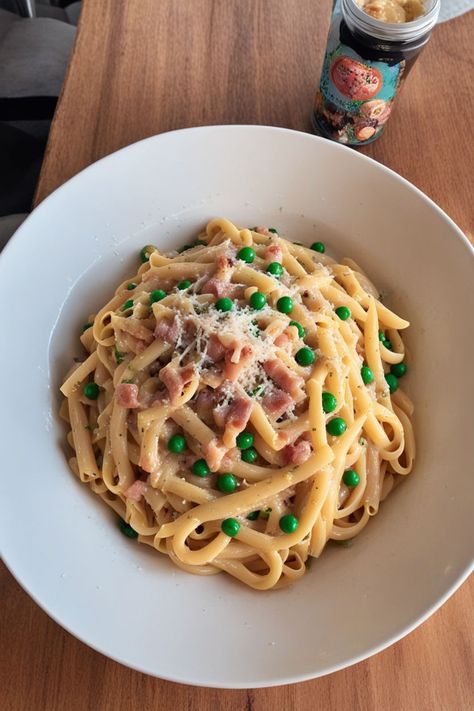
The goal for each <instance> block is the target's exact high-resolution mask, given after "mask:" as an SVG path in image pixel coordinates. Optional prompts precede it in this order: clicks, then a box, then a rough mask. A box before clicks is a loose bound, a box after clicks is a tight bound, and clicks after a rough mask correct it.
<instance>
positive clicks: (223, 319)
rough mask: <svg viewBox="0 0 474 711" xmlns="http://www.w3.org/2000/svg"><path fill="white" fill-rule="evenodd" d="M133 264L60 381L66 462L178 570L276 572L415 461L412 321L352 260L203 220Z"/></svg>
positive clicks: (286, 575) (270, 575)
mask: <svg viewBox="0 0 474 711" xmlns="http://www.w3.org/2000/svg"><path fill="white" fill-rule="evenodd" d="M141 257H142V262H143V263H142V265H141V266H140V268H139V270H138V272H137V274H136V275H135V276H134V277H133V278H131V279H129V280H127V281H125V282H124V283H122V284H120V286H119V287H118V289H117V290H116V292H115V294H114V296H113V297H112V298H111V299H110V301H109V302H108V303H107V304H106V305H105V306H104V307H103V308H102V309H101V310H100V311H99V312H98V313H97V314H96V315H95V316H91V317H90V319H89V323H88V324H86V326H85V330H84V332H83V334H82V336H81V342H82V345H83V346H84V348H85V350H86V351H87V353H88V355H87V357H86V358H85V359H83V360H82V361H81V362H76V363H75V364H74V367H73V368H72V370H71V371H70V373H69V374H68V376H67V379H66V381H65V382H64V384H63V386H62V388H61V391H62V393H63V395H64V396H65V399H64V401H63V404H62V408H61V414H62V416H63V417H64V418H65V419H66V420H67V422H68V423H69V425H70V432H69V434H68V441H69V444H70V445H71V447H72V448H73V449H74V456H73V457H72V458H71V459H70V460H69V463H70V466H71V469H72V471H73V472H74V473H75V474H76V475H77V476H78V477H79V478H80V480H81V481H82V482H84V483H87V484H88V485H89V487H90V488H91V489H92V491H93V492H94V493H96V494H98V495H99V496H100V497H101V498H102V499H103V500H104V501H105V503H107V504H108V505H109V506H111V507H112V508H113V509H114V510H115V511H116V513H117V514H118V515H119V516H120V524H121V527H122V530H123V532H124V533H126V534H127V535H129V536H130V537H138V540H139V541H140V542H141V543H148V544H149V545H151V546H153V547H154V548H155V549H156V550H157V551H159V552H160V553H165V554H166V555H168V556H169V557H170V558H171V560H172V561H173V563H175V564H176V565H177V566H179V567H180V568H183V569H184V570H186V571H189V572H191V573H197V574H200V575H209V574H214V573H219V572H221V571H224V572H226V573H228V574H230V575H232V576H234V577H235V578H238V579H239V580H241V581H242V582H243V583H246V584H247V585H249V586H250V587H252V588H255V589H257V590H268V589H269V588H273V587H279V586H282V585H284V584H287V583H291V582H292V581H295V580H297V579H298V578H300V577H301V576H302V575H303V574H304V573H305V569H306V567H307V565H308V560H309V558H310V557H311V556H312V557H316V558H317V557H318V556H319V555H320V554H321V553H322V551H323V549H324V547H325V545H326V543H327V542H328V541H331V540H332V541H340V542H344V541H348V540H349V539H351V538H353V537H354V536H356V535H357V534H358V533H359V532H360V531H361V530H362V529H363V528H364V527H365V526H366V525H367V523H368V521H369V520H370V518H371V516H373V515H374V514H376V513H377V511H378V509H379V504H380V502H381V501H382V500H383V499H384V498H385V497H386V496H387V494H389V493H390V491H391V490H392V489H393V487H394V486H396V485H397V483H398V482H399V481H400V480H401V478H402V477H403V476H405V475H406V474H408V473H409V472H410V471H411V469H412V465H413V460H414V457H415V442H414V436H413V429H412V424H411V417H412V414H413V406H412V403H411V402H410V400H409V398H408V397H407V395H405V394H404V393H403V392H402V390H401V388H400V387H399V378H400V377H402V376H403V375H404V374H405V372H406V365H405V363H404V357H405V349H404V345H403V341H402V339H401V337H400V335H399V331H401V330H403V329H405V328H407V327H408V325H409V324H408V322H407V321H405V320H404V319H403V318H400V317H399V316H397V315H396V314H395V313H393V312H392V311H390V310H389V309H388V308H387V307H386V306H385V305H384V304H383V303H382V301H381V298H380V295H379V292H378V291H377V289H376V288H375V287H374V286H373V284H372V283H371V281H370V280H369V279H368V277H367V276H366V275H365V274H364V272H363V271H362V269H361V268H360V267H359V266H358V265H357V264H356V263H355V262H353V261H352V260H351V259H344V260H342V262H341V263H337V262H335V261H334V260H333V259H331V258H329V257H328V256H327V255H326V253H325V245H324V244H323V243H321V242H316V243H314V244H313V245H312V246H311V248H309V247H305V246H303V245H300V244H297V243H292V242H289V241H287V240H286V239H283V238H282V237H281V236H280V235H279V234H278V232H277V230H275V229H273V228H270V229H267V228H264V227H259V228H255V229H252V230H251V229H246V228H244V229H239V228H238V227H236V226H235V225H234V224H232V223H231V222H229V221H228V220H226V219H220V218H219V219H214V220H211V222H209V224H208V225H207V227H206V229H205V231H204V232H203V233H202V234H200V235H199V237H198V239H197V241H196V242H195V243H194V244H192V245H187V246H186V247H185V248H183V249H181V250H178V251H175V252H171V253H167V254H165V253H161V252H160V251H158V250H157V249H155V248H154V247H151V246H147V247H144V249H143V250H142V252H141Z"/></svg>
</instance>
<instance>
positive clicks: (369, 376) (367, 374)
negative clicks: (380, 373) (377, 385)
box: [360, 365, 374, 385]
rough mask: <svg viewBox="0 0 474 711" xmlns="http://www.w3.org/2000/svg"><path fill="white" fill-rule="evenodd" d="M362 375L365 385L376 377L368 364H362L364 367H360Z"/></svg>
mask: <svg viewBox="0 0 474 711" xmlns="http://www.w3.org/2000/svg"><path fill="white" fill-rule="evenodd" d="M360 375H361V377H362V380H363V381H364V383H365V385H369V383H371V382H372V381H373V379H374V374H373V373H372V371H371V369H370V368H369V366H368V365H363V366H362V368H361V369H360Z"/></svg>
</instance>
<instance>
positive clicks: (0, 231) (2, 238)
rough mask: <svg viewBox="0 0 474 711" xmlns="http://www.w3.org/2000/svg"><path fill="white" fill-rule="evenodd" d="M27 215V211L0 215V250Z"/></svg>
mask: <svg viewBox="0 0 474 711" xmlns="http://www.w3.org/2000/svg"><path fill="white" fill-rule="evenodd" d="M27 217H28V215H27V213H24V214H18V215H5V217H0V252H1V251H2V249H3V248H4V247H5V245H6V243H7V242H8V240H9V239H10V237H11V236H12V235H13V234H14V233H15V232H16V231H17V229H18V228H19V226H20V225H21V223H22V222H23V221H24V220H26V218H27Z"/></svg>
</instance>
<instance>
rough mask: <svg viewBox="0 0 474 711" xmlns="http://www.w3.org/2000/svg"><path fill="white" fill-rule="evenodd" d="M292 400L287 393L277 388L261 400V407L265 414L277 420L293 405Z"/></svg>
mask: <svg viewBox="0 0 474 711" xmlns="http://www.w3.org/2000/svg"><path fill="white" fill-rule="evenodd" d="M293 403H294V400H293V398H292V397H291V395H290V394H289V393H286V392H285V391H284V390H280V388H277V389H275V390H273V391H272V392H271V393H269V394H268V395H265V396H264V397H263V398H262V407H263V409H264V410H265V412H266V413H267V414H268V415H270V416H271V417H274V418H275V420H278V418H279V417H281V416H282V415H283V413H284V412H286V411H287V410H288V408H289V407H290V406H291V405H293Z"/></svg>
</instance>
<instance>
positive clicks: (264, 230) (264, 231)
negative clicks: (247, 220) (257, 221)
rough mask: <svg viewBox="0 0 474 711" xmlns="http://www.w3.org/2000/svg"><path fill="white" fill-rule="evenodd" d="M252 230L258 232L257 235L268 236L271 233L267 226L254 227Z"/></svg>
mask: <svg viewBox="0 0 474 711" xmlns="http://www.w3.org/2000/svg"><path fill="white" fill-rule="evenodd" d="M254 232H258V234H259V235H266V236H267V237H270V235H271V234H272V233H271V232H270V231H269V229H268V227H256V228H255V230H254Z"/></svg>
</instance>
